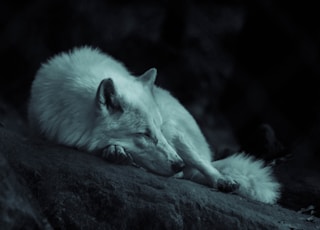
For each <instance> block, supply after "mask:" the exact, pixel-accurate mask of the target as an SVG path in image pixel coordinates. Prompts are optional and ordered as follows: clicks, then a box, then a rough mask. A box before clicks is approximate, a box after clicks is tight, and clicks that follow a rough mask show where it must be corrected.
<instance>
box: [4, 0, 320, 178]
mask: <svg viewBox="0 0 320 230" xmlns="http://www.w3.org/2000/svg"><path fill="white" fill-rule="evenodd" d="M319 15H320V14H319V12H318V8H317V7H316V2H311V1H310V2H308V1H303V2H290V4H287V3H281V2H279V1H276V0H270V1H267V0H255V1H236V0H230V1H209V0H208V1H205V0H202V1H191V0H177V1H169V0H162V1H142V0H141V1H129V0H128V1H125V0H118V1H103V0H95V1H85V0H77V1H76V0H63V1H62V0H52V1H49V0H47V1H43V0H38V1H37V0H33V1H21V2H20V1H1V2H0V67H1V72H0V73H1V74H0V77H1V80H0V99H1V101H2V104H3V105H2V106H1V107H0V115H1V116H0V118H1V120H0V121H1V123H3V125H6V126H7V127H9V128H11V127H12V129H15V130H18V131H21V132H22V133H24V134H25V133H26V128H25V126H23V125H21V126H19V125H17V124H25V121H26V110H27V101H28V97H29V90H30V85H31V82H32V80H33V77H34V75H35V73H36V71H37V69H38V68H39V67H40V64H41V63H42V62H44V61H46V60H47V59H48V58H49V57H50V56H52V55H54V54H56V53H58V52H61V51H66V50H69V49H71V48H73V47H74V46H81V45H91V46H94V47H99V48H100V49H101V50H103V51H104V52H108V53H110V54H112V55H113V56H114V57H116V58H117V59H119V60H121V61H122V62H124V63H125V64H126V65H127V67H128V68H129V69H130V70H131V71H132V72H133V73H134V74H137V75H138V74H141V73H143V72H144V71H145V70H147V69H148V68H151V67H156V68H157V69H158V78H157V84H158V85H160V86H162V87H164V88H167V89H169V90H170V91H171V92H172V93H173V95H175V96H176V97H177V98H179V99H180V101H181V102H182V103H183V104H184V105H186V107H187V108H188V109H189V110H190V111H191V113H192V114H193V115H194V116H195V118H196V119H197V121H198V122H199V124H200V126H201V127H202V129H203V130H204V132H205V134H206V136H207V138H208V140H209V142H210V144H212V146H213V148H214V149H215V150H216V152H217V156H218V157H222V156H223V155H225V154H228V153H230V152H233V151H237V150H245V151H247V152H250V153H252V154H254V155H257V156H259V157H262V158H265V159H267V160H268V161H272V160H274V159H279V158H281V159H283V158H284V157H285V159H286V160H285V161H291V162H293V163H286V162H285V163H282V165H283V166H281V167H283V168H285V169H286V170H287V169H288V170H289V171H290V170H298V171H299V170H301V171H303V170H305V169H314V172H315V173H316V172H319V163H320V154H319V150H320V144H319V140H318V135H319V131H320V119H319V118H320V116H319V115H320V114H319V113H320V110H319V108H320V105H319V94H320V93H319V90H318V84H319V83H318V81H317V80H318V79H317V78H319V75H320V69H319V59H320V57H319V46H320V43H319V41H320V30H319V22H320V16H319ZM57 93H59V92H57ZM11 110H14V111H16V112H15V113H14V114H15V115H14V116H13V115H12V113H13V112H12V111H11ZM8 117H9V118H8ZM17 117H20V118H19V122H15V120H14V119H17V121H18V118H17ZM10 119H11V122H10ZM12 119H13V121H12ZM6 123H7V124H6ZM17 126H18V127H17ZM288 156H290V157H291V160H288V159H287V158H288ZM286 157H287V158H286ZM286 170H284V171H286ZM289 171H288V172H289Z"/></svg>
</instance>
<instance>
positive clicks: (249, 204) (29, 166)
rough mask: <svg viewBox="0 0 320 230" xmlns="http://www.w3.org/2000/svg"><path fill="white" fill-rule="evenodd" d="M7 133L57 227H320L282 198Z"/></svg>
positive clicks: (2, 144)
mask: <svg viewBox="0 0 320 230" xmlns="http://www.w3.org/2000/svg"><path fill="white" fill-rule="evenodd" d="M0 140H1V141H0V149H1V150H2V152H3V153H4V155H5V156H6V157H7V159H8V162H10V164H11V166H12V168H13V169H14V170H15V171H16V173H17V174H19V175H20V176H21V177H22V178H23V179H24V180H25V181H26V182H27V184H28V186H29V188H30V190H31V191H32V193H33V196H34V197H35V198H36V199H37V201H38V203H39V204H40V207H41V211H42V212H43V213H44V214H45V216H46V217H47V218H48V220H49V222H50V224H51V225H52V226H53V227H54V228H58V229H71V228H72V229H288V228H292V229H315V227H317V226H318V227H319V224H320V220H319V219H317V218H314V219H313V222H310V221H307V220H306V219H307V218H308V216H306V215H303V214H299V213H296V212H293V211H290V210H287V209H284V208H282V207H280V206H277V205H266V204H263V203H259V202H253V201H249V200H246V199H244V198H241V197H239V196H237V195H232V194H224V193H221V192H217V191H214V190H212V189H210V188H208V187H205V186H202V185H199V184H195V183H193V182H191V181H186V180H179V179H175V178H165V177H160V176H156V175H153V174H151V173H148V172H146V171H144V170H141V169H139V168H134V167H131V166H123V165H113V164H109V163H107V162H105V161H104V160H103V159H101V158H99V157H97V156H93V155H89V154H86V153H83V152H80V151H77V150H73V149H70V148H65V147H62V146H52V145H50V144H48V143H42V142H34V141H30V140H28V139H23V138H21V137H19V136H18V135H16V134H13V133H10V132H8V131H6V130H5V129H3V128H0ZM10 181H11V180H10ZM2 196H3V195H2ZM2 196H1V199H2V200H3V199H4V198H3V197H2ZM18 207H19V208H22V207H20V206H18Z"/></svg>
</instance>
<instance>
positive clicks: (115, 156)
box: [102, 145, 133, 164]
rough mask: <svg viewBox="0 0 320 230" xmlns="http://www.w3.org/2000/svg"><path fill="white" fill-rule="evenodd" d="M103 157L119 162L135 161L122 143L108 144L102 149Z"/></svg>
mask: <svg viewBox="0 0 320 230" xmlns="http://www.w3.org/2000/svg"><path fill="white" fill-rule="evenodd" d="M102 157H103V158H105V159H106V160H108V161H110V162H113V163H118V164H128V163H131V162H132V161H133V160H132V157H131V155H130V154H128V153H126V152H125V150H124V148H123V147H122V146H120V145H108V146H107V147H106V148H104V149H103V150H102Z"/></svg>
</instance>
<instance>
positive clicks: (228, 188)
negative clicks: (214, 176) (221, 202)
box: [217, 178, 240, 193]
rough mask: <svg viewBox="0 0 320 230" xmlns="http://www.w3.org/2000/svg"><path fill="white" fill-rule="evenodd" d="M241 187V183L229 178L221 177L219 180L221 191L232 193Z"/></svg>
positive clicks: (218, 184)
mask: <svg viewBox="0 0 320 230" xmlns="http://www.w3.org/2000/svg"><path fill="white" fill-rule="evenodd" d="M239 187H240V185H239V183H238V182H237V181H235V180H232V179H229V178H220V179H218V181H217V189H218V190H219V191H221V192H225V193H230V192H234V191H236V190H237V189H238V188H239Z"/></svg>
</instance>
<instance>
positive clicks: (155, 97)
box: [29, 47, 280, 203]
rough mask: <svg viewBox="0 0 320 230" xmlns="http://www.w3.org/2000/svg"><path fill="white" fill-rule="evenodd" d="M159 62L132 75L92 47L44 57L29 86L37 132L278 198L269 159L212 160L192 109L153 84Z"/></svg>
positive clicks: (168, 172) (112, 156)
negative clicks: (141, 72) (142, 72)
mask: <svg viewBox="0 0 320 230" xmlns="http://www.w3.org/2000/svg"><path fill="white" fill-rule="evenodd" d="M155 79H156V70H155V69H154V68H153V69H150V70H148V71H146V72H145V73H144V74H142V75H141V76H133V75H132V74H131V73H130V72H129V71H128V70H127V69H126V67H125V66H124V65H123V64H122V63H120V62H119V61H117V60H115V59H114V58H112V57H111V56H109V55H107V54H104V53H102V52H101V51H99V50H98V49H93V48H90V47H82V48H75V49H73V50H72V51H71V52H69V53H61V54H59V55H56V56H54V57H53V58H52V59H50V60H49V61H48V62H47V63H45V64H43V65H42V67H41V68H40V69H39V71H38V72H37V75H36V77H35V80H34V81H33V84H32V88H31V98H30V104H29V122H30V126H31V129H32V130H33V131H34V132H35V134H37V135H41V136H44V137H45V138H46V139H48V140H51V141H54V142H56V143H60V144H64V145H67V146H71V147H77V148H79V149H82V150H85V151H89V152H101V154H102V156H104V157H105V158H106V159H108V160H113V161H117V162H122V161H125V162H134V163H135V164H138V165H140V166H142V167H144V168H145V169H147V170H149V171H151V172H153V173H156V174H160V175H163V176H173V175H176V174H177V173H179V172H180V173H179V175H181V174H182V175H183V177H184V178H186V179H190V180H193V181H195V182H198V183H203V184H207V185H209V186H212V187H214V188H218V189H221V190H225V191H233V190H235V192H237V193H238V194H240V195H242V196H245V197H248V198H250V199H253V200H258V201H262V202H265V203H275V202H276V200H277V199H278V198H279V195H280V193H279V188H280V185H279V184H278V183H277V182H276V181H275V179H274V178H273V176H272V175H271V174H272V171H271V168H270V167H266V166H264V163H263V162H262V161H259V160H254V159H253V158H252V157H249V156H246V155H245V154H236V155H233V156H230V157H228V158H226V159H222V160H219V161H213V153H212V151H211V150H210V148H209V145H208V143H207V141H206V140H205V137H204V136H203V134H202V132H201V130H200V128H199V127H198V125H197V123H196V121H195V120H194V118H193V117H192V116H191V114H190V113H189V112H188V111H187V110H186V109H185V108H184V107H183V106H182V105H181V104H180V103H179V102H178V100H177V99H175V98H174V97H173V96H171V94H170V93H169V92H168V91H166V90H164V89H162V88H160V87H158V86H156V85H155V84H154V82H155Z"/></svg>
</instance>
